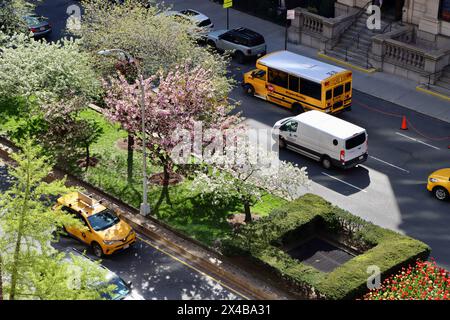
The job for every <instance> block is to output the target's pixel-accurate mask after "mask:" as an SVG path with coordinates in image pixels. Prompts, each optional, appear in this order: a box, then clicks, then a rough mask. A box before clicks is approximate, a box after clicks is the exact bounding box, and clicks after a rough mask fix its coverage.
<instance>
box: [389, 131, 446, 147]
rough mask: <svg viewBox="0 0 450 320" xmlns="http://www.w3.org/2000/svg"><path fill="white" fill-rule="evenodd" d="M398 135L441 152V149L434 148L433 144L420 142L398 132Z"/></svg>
mask: <svg viewBox="0 0 450 320" xmlns="http://www.w3.org/2000/svg"><path fill="white" fill-rule="evenodd" d="M396 134H398V135H399V136H402V137H404V138H407V139H410V140H412V141H415V142H418V143H421V144H423V145H426V146H427V147H430V148H433V149H436V150H441V149H440V148H438V147H435V146H432V145H431V144H428V143H426V142H423V141H420V140H418V139H416V138H411V137H408V136H407V135H405V134H403V133H400V132H396Z"/></svg>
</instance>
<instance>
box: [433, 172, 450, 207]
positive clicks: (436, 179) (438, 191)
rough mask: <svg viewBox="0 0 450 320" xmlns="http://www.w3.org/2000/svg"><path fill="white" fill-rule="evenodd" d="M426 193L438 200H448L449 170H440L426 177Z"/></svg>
mask: <svg viewBox="0 0 450 320" xmlns="http://www.w3.org/2000/svg"><path fill="white" fill-rule="evenodd" d="M427 189H428V191H430V192H432V193H433V195H434V196H435V197H436V198H437V199H439V200H448V199H449V198H450V168H446V169H440V170H437V171H435V172H433V173H432V174H430V176H429V177H428V184H427Z"/></svg>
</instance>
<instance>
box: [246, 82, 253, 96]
mask: <svg viewBox="0 0 450 320" xmlns="http://www.w3.org/2000/svg"><path fill="white" fill-rule="evenodd" d="M244 91H245V93H246V94H247V95H249V96H254V95H255V88H253V86H252V85H251V84H248V83H247V84H245V85H244Z"/></svg>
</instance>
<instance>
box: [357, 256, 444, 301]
mask: <svg viewBox="0 0 450 320" xmlns="http://www.w3.org/2000/svg"><path fill="white" fill-rule="evenodd" d="M364 299H365V300H450V272H448V271H447V270H445V269H443V268H440V267H438V266H437V265H436V262H435V261H431V262H428V261H425V262H423V261H417V262H416V264H415V265H414V266H411V265H410V266H409V267H408V268H406V269H405V268H402V270H401V272H400V273H398V274H396V275H393V276H391V277H389V278H388V279H386V280H385V281H384V282H383V284H382V285H381V287H380V288H379V289H374V290H373V291H371V292H369V293H368V294H366V295H365V296H364Z"/></svg>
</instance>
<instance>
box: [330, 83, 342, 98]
mask: <svg viewBox="0 0 450 320" xmlns="http://www.w3.org/2000/svg"><path fill="white" fill-rule="evenodd" d="M343 93H344V86H342V85H341V86H337V87H336V88H334V89H333V96H334V97H335V98H336V97H339V96H340V95H341V94H343Z"/></svg>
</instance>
